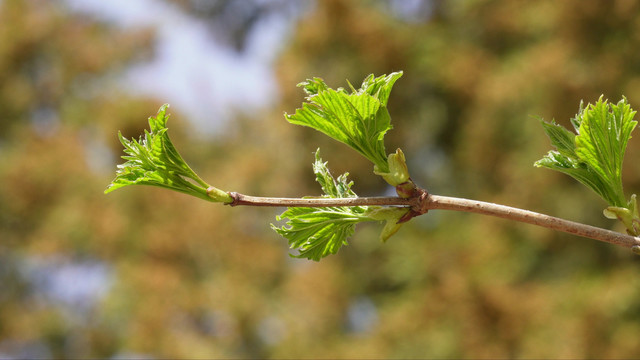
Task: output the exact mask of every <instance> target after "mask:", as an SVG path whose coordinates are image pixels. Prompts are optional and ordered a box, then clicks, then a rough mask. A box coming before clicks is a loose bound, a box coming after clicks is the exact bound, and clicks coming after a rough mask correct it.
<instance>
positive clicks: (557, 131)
mask: <svg viewBox="0 0 640 360" xmlns="http://www.w3.org/2000/svg"><path fill="white" fill-rule="evenodd" d="M635 114H636V112H635V111H634V110H632V109H631V106H630V105H629V103H628V102H627V99H626V98H623V99H622V100H620V101H619V102H618V103H617V104H613V103H610V102H608V101H607V100H603V98H602V97H600V99H598V101H597V102H596V103H595V104H588V105H587V106H586V107H583V105H582V103H581V104H580V109H579V111H578V114H576V116H575V117H574V118H573V119H571V125H572V126H573V128H574V130H575V133H573V132H571V131H569V130H567V129H566V128H564V127H562V126H560V125H558V124H556V123H555V122H553V121H552V122H544V121H543V122H542V126H543V127H544V130H545V132H546V133H547V136H549V138H550V139H551V144H552V145H553V146H554V147H555V148H556V150H552V151H549V153H548V154H547V155H545V156H544V157H543V158H542V159H540V160H538V161H537V162H536V163H535V166H537V167H544V168H548V169H552V170H556V171H560V172H562V173H565V174H567V175H569V176H571V177H573V178H574V179H576V180H578V181H579V182H581V183H582V184H584V185H585V186H587V187H588V188H590V189H591V190H593V191H595V192H596V193H597V194H598V195H599V196H600V197H602V198H603V199H604V200H605V201H606V202H607V203H608V204H609V207H607V208H606V209H605V211H604V214H605V216H606V217H608V218H613V219H615V218H617V219H619V220H620V221H622V222H623V223H624V225H625V226H626V228H627V232H628V233H629V234H631V235H634V236H637V235H640V217H639V216H638V210H637V205H636V196H635V194H634V195H632V196H631V197H630V199H629V200H626V198H625V195H624V192H623V189H622V161H623V159H624V154H625V152H626V148H627V143H628V141H629V139H631V132H632V131H633V129H634V128H635V127H636V125H637V121H635V120H633V118H634V116H635Z"/></svg>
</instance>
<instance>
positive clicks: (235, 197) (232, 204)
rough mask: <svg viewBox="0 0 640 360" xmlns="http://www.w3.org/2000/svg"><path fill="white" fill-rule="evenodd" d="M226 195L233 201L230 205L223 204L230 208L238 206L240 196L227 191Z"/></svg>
mask: <svg viewBox="0 0 640 360" xmlns="http://www.w3.org/2000/svg"><path fill="white" fill-rule="evenodd" d="M228 194H229V196H231V198H232V199H233V201H232V202H230V203H225V205H229V206H231V207H233V206H238V205H240V198H241V197H242V194H239V193H237V192H235V191H229V193H228Z"/></svg>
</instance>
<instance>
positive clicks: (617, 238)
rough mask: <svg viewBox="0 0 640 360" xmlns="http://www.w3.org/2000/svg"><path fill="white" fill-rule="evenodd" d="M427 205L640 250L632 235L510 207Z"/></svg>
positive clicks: (436, 200)
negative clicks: (492, 217)
mask: <svg viewBox="0 0 640 360" xmlns="http://www.w3.org/2000/svg"><path fill="white" fill-rule="evenodd" d="M426 202H427V204H426V205H423V206H426V208H428V209H432V210H436V209H439V210H454V211H465V212H472V213H477V214H483V215H491V216H496V217H500V218H503V219H509V220H514V221H520V222H524V223H527V224H533V225H538V226H542V227H546V228H548V229H553V230H557V231H562V232H566V233H570V234H575V235H579V236H583V237H587V238H591V239H595V240H599V241H604V242H607V243H610V244H614V245H620V246H623V247H626V248H630V249H631V248H633V249H632V250H634V252H636V251H638V250H639V247H640V238H637V237H633V236H631V235H626V234H622V233H619V232H615V231H611V230H607V229H602V228H599V227H595V226H591V225H586V224H582V223H578V222H575V221H569V220H565V219H561V218H557V217H554V216H549V215H545V214H540V213H537V212H533V211H529V210H523V209H518V208H514V207H510V206H505V205H499V204H493V203H488V202H483V201H477V200H468V199H461V198H455V197H449V196H438V195H429V196H427V199H426ZM634 247H636V248H634Z"/></svg>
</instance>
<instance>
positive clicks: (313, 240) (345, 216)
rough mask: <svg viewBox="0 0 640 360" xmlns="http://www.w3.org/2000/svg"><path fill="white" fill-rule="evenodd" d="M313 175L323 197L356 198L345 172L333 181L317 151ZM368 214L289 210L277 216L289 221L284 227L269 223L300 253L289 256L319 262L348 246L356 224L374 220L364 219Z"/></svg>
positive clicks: (344, 209)
mask: <svg viewBox="0 0 640 360" xmlns="http://www.w3.org/2000/svg"><path fill="white" fill-rule="evenodd" d="M313 172H314V173H315V175H316V181H317V182H318V183H319V184H320V186H321V187H322V190H323V191H324V194H325V195H323V197H328V198H353V197H357V195H356V194H355V193H354V192H353V190H351V186H352V185H353V182H349V181H348V180H347V176H348V173H345V174H342V175H340V176H339V177H338V178H337V179H334V178H333V176H332V175H331V173H330V172H329V169H328V168H327V163H326V162H323V161H322V159H321V158H320V152H319V151H316V160H315V162H314V164H313ZM367 211H368V207H366V206H351V207H323V208H306V207H299V208H288V209H287V210H286V211H285V212H283V213H282V214H281V215H280V216H278V217H276V220H278V221H281V220H283V219H288V221H287V222H286V225H285V226H282V227H277V226H275V225H273V224H271V227H272V228H273V230H275V231H276V232H277V233H278V234H280V235H281V236H283V237H285V238H286V239H287V240H288V241H289V246H290V247H291V248H292V249H298V251H299V254H298V255H295V256H294V255H292V256H294V257H297V258H307V259H310V260H315V261H318V260H320V259H321V258H323V257H325V256H327V255H330V254H335V253H337V252H338V250H340V248H341V247H342V246H344V245H347V244H348V242H347V240H348V238H349V237H350V236H351V235H353V232H354V231H355V226H356V224H358V223H359V222H363V221H376V220H377V219H373V218H371V217H369V216H367V214H366V213H367Z"/></svg>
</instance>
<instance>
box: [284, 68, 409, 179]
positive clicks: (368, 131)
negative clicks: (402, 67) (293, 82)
mask: <svg viewBox="0 0 640 360" xmlns="http://www.w3.org/2000/svg"><path fill="white" fill-rule="evenodd" d="M401 76H402V72H395V73H392V74H389V75H387V76H384V75H383V76H380V77H374V76H373V75H369V76H368V77H367V78H366V79H365V80H364V81H363V83H362V86H361V87H360V89H358V90H356V89H354V88H353V87H351V92H350V93H349V92H347V91H346V90H344V89H343V88H338V89H337V90H333V89H331V88H329V87H328V86H327V84H325V83H324V81H323V80H322V79H320V78H313V79H309V80H307V81H305V82H302V83H300V84H298V86H301V87H303V88H304V91H305V92H306V93H307V95H308V96H307V97H306V99H307V102H306V103H304V104H302V108H301V109H297V110H296V112H295V114H293V115H288V114H285V117H286V118H287V120H288V121H289V122H290V123H292V124H297V125H302V126H308V127H310V128H313V129H315V130H318V131H320V132H322V133H324V134H326V135H328V136H330V137H332V138H334V139H335V140H338V141H340V142H342V143H345V144H347V145H349V146H350V147H351V148H353V149H354V150H356V151H357V152H359V153H360V154H362V155H363V156H364V157H366V158H367V159H369V160H370V161H371V162H372V163H373V164H374V165H375V166H376V170H377V171H379V172H382V173H388V172H389V166H388V164H387V155H386V152H385V148H384V135H385V133H386V132H387V131H388V130H390V129H391V128H392V127H391V117H390V116H389V112H388V111H387V101H388V99H389V94H390V93H391V89H392V88H393V84H394V83H395V82H396V80H398V79H399V78H400V77H401Z"/></svg>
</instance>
